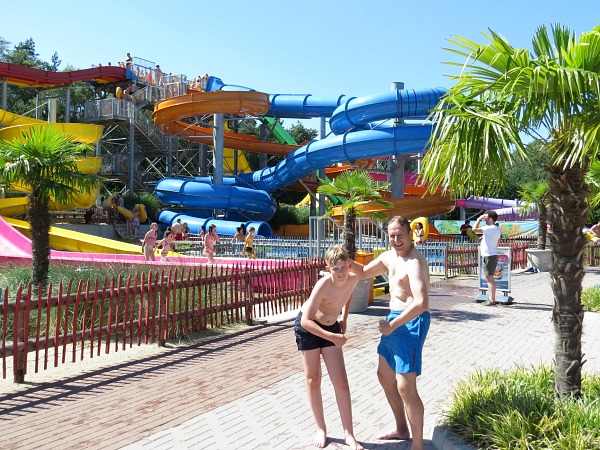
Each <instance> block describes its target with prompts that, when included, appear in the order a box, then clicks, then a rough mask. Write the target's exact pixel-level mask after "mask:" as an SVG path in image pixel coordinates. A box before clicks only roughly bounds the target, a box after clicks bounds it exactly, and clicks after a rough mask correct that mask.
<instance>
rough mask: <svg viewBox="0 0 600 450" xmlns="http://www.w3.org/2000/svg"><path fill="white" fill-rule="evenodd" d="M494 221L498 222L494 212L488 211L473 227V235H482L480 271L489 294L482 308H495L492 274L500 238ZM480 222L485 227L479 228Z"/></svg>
mask: <svg viewBox="0 0 600 450" xmlns="http://www.w3.org/2000/svg"><path fill="white" fill-rule="evenodd" d="M496 220H498V214H497V213H496V211H489V210H488V211H486V212H485V213H484V214H483V215H482V216H480V217H478V218H477V221H476V222H475V226H474V227H473V231H474V232H475V233H483V237H482V238H481V242H480V244H479V253H480V254H481V256H482V258H483V265H482V270H483V275H484V276H485V280H486V281H487V284H488V292H489V299H488V300H487V301H485V302H483V303H482V305H483V306H496V279H495V278H494V274H495V273H496V265H497V264H498V241H499V240H500V237H501V236H502V232H501V231H500V227H499V226H498V224H497V223H496ZM481 222H485V225H483V226H480V223H481Z"/></svg>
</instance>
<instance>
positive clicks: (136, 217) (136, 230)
mask: <svg viewBox="0 0 600 450" xmlns="http://www.w3.org/2000/svg"><path fill="white" fill-rule="evenodd" d="M131 212H132V213H133V239H138V237H139V234H140V212H139V211H138V210H137V208H133V209H132V210H131Z"/></svg>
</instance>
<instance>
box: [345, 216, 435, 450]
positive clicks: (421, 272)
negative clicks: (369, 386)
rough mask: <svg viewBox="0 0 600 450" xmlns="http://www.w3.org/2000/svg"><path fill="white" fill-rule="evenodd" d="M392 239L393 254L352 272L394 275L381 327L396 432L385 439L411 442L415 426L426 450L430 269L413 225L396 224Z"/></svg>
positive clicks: (383, 379) (382, 377)
mask: <svg viewBox="0 0 600 450" xmlns="http://www.w3.org/2000/svg"><path fill="white" fill-rule="evenodd" d="M388 235H389V238H390V245H391V246H392V249H391V250H388V251H386V252H384V253H382V254H381V255H379V257H378V258H377V259H375V260H374V261H372V262H371V263H369V264H368V265H366V266H362V265H361V264H358V263H356V262H353V263H352V267H351V271H352V272H354V273H356V274H358V275H359V277H360V278H361V279H368V278H373V277H376V276H378V275H381V274H383V273H385V272H386V271H387V272H389V282H390V313H389V315H388V316H387V319H386V320H384V319H382V320H380V321H379V327H378V329H379V332H380V333H381V340H380V343H379V346H378V347H377V353H379V367H378V369H377V376H378V377H379V383H380V384H381V387H382V388H383V391H384V393H385V396H386V398H387V401H388V403H389V404H390V407H391V408H392V413H393V414H394V419H395V422H396V426H395V428H394V429H393V430H391V431H390V432H388V433H385V434H383V435H381V436H379V439H382V440H392V439H398V440H400V439H402V440H407V439H409V438H410V435H411V433H409V429H408V423H410V431H411V432H412V450H423V421H424V414H425V412H424V408H423V402H422V401H421V397H419V393H418V391H417V376H418V375H420V374H421V353H422V349H423V344H424V342H425V337H426V336H427V331H428V330H429V320H430V318H429V269H428V267H427V261H426V260H425V257H424V256H423V255H422V254H421V253H420V252H419V251H418V250H417V249H416V248H415V246H414V244H413V241H412V239H411V237H412V233H411V229H410V223H409V222H408V220H406V219H405V218H404V217H402V216H396V217H394V218H392V220H390V222H389V224H388ZM407 416H408V423H407V421H406V418H407Z"/></svg>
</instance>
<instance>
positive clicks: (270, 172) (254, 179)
mask: <svg viewBox="0 0 600 450" xmlns="http://www.w3.org/2000/svg"><path fill="white" fill-rule="evenodd" d="M213 80H214V79H213ZM217 80H218V79H217ZM209 81H210V80H209ZM213 83H214V82H213ZM215 86H217V87H220V88H221V89H222V90H226V89H223V88H224V87H225V85H222V84H221V85H218V84H212V87H211V83H210V82H209V89H213V90H218V89H214V87H215ZM236 88H238V89H248V88H243V87H236ZM209 89H208V90H209ZM445 92H446V91H445V90H444V89H442V88H436V89H424V90H419V91H416V90H400V91H390V92H385V93H381V94H375V95H371V96H365V97H357V98H356V97H346V96H339V97H328V98H318V97H314V96H312V95H287V94H285V95H284V94H281V95H272V96H270V101H271V102H270V103H271V104H270V109H269V112H270V113H271V114H273V115H275V116H276V117H280V118H312V117H320V116H329V115H330V116H331V119H330V126H331V129H332V130H333V131H334V132H335V133H338V135H333V136H331V137H329V138H327V139H323V140H320V141H313V142H311V143H310V144H308V145H306V146H304V147H301V148H299V149H298V150H296V151H294V152H292V153H290V154H288V155H287V156H286V158H285V159H284V160H283V161H281V162H279V163H278V164H277V165H276V166H274V167H268V168H265V169H262V170H259V171H256V172H252V173H248V174H241V175H239V177H238V179H237V180H236V179H231V180H228V181H227V182H224V185H223V186H214V185H211V184H208V183H201V182H200V180H197V179H188V180H180V181H178V182H173V181H169V180H173V179H165V181H163V183H159V184H157V189H156V193H157V195H158V196H159V198H160V199H161V201H163V202H164V203H167V204H175V205H178V206H181V207H182V208H184V209H185V210H186V211H187V212H188V213H189V212H190V211H192V210H203V209H204V210H208V209H227V208H228V207H229V206H231V205H232V203H233V204H234V209H236V210H239V212H240V213H243V214H245V213H246V210H247V209H248V210H250V212H251V214H252V215H251V218H252V219H253V220H269V219H270V218H271V217H272V215H273V214H274V209H273V208H272V203H271V202H268V201H262V200H261V201H257V199H255V198H251V197H250V192H252V189H248V188H253V189H259V190H263V191H267V192H271V191H274V190H276V189H278V188H280V187H284V186H287V185H290V184H293V183H294V182H295V181H297V180H298V179H299V178H303V177H305V176H306V175H308V174H309V173H310V172H311V171H312V170H314V169H318V168H322V167H326V166H328V165H331V164H335V163H338V162H346V161H350V162H354V161H356V160H358V159H362V158H376V157H389V156H392V155H403V154H410V153H417V152H420V151H423V150H424V147H425V145H426V143H427V140H428V139H429V137H430V135H431V131H432V127H431V124H423V125H402V126H398V127H391V126H386V125H382V124H378V123H374V124H372V125H371V128H372V129H364V128H368V127H365V125H368V124H370V123H371V122H378V121H384V120H386V119H422V118H423V117H425V116H426V115H427V114H428V112H429V110H430V109H431V108H433V107H434V106H435V105H436V104H437V103H438V101H439V99H440V98H441V96H442V95H444V94H445ZM215 94H216V93H215ZM354 130H356V131H354ZM161 181H162V180H161ZM189 183H193V184H194V185H195V186H194V187H192V185H189ZM234 185H237V189H236V190H233V188H234ZM221 190H222V191H223V192H224V193H223V194H221V193H219V192H217V191H221ZM232 194H233V195H234V196H235V197H236V199H235V201H232V200H231V199H226V197H227V196H228V195H232ZM252 195H253V196H255V195H256V194H252ZM209 198H212V199H213V200H211V202H210V203H209V200H208V199H209ZM215 198H223V200H224V202H223V203H222V204H219V205H217V203H215ZM249 200H251V201H250V202H249V203H251V208H247V209H246V208H245V207H246V206H247V205H245V204H244V201H246V202H247V203H248V201H249ZM260 208H264V210H260V211H258V210H257V209H260ZM234 212H237V211H234ZM165 218H166V216H165ZM179 218H181V220H182V221H187V222H188V226H190V227H191V226H192V225H191V224H190V222H193V223H194V226H198V224H199V223H200V222H201V220H197V219H196V220H194V217H193V216H191V215H183V216H179ZM160 220H161V221H163V218H162V217H161V218H160ZM167 223H169V222H167ZM235 226H239V222H232V225H231V228H232V229H230V230H225V229H222V230H221V233H224V234H234V233H235Z"/></svg>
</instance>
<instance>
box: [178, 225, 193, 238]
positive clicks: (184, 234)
mask: <svg viewBox="0 0 600 450" xmlns="http://www.w3.org/2000/svg"><path fill="white" fill-rule="evenodd" d="M191 233H192V232H191V230H190V227H189V226H188V224H187V222H183V225H182V230H181V236H182V237H183V240H184V241H185V240H186V239H187V238H188V237H189V236H190V234H191Z"/></svg>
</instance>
